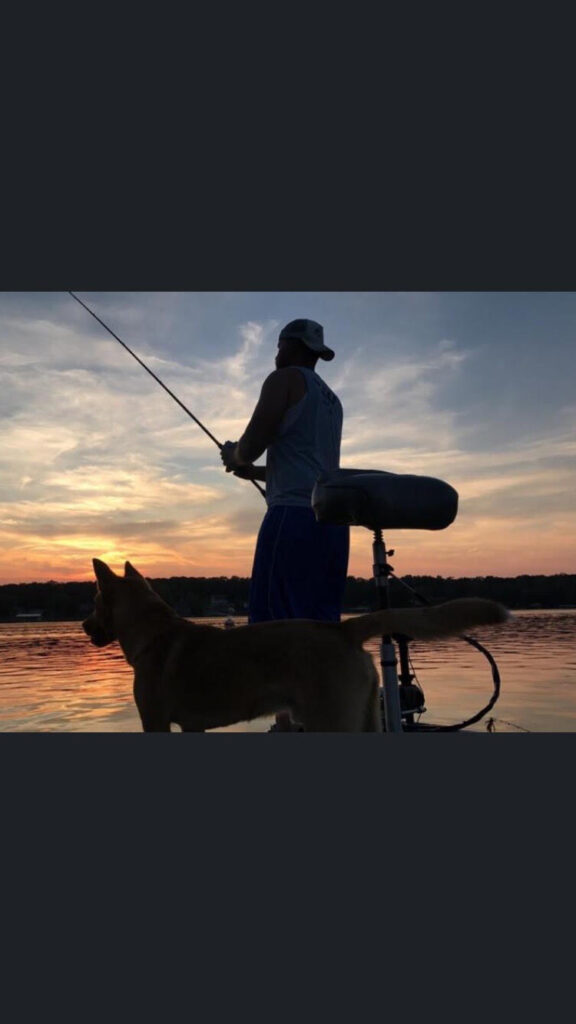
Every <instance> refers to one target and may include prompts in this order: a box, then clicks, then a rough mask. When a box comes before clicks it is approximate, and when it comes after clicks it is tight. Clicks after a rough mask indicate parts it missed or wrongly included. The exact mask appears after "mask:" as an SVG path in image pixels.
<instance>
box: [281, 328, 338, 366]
mask: <svg viewBox="0 0 576 1024" xmlns="http://www.w3.org/2000/svg"><path fill="white" fill-rule="evenodd" d="M282 338H297V339H298V340H299V341H303V342H304V344H305V345H306V348H309V349H310V351H311V352H316V354H317V355H319V356H320V359H334V352H333V350H332V349H331V348H328V346H327V345H325V344H324V328H323V327H322V324H317V323H316V321H315V320H291V321H290V323H289V324H286V327H283V328H282V330H281V331H280V335H279V339H282Z"/></svg>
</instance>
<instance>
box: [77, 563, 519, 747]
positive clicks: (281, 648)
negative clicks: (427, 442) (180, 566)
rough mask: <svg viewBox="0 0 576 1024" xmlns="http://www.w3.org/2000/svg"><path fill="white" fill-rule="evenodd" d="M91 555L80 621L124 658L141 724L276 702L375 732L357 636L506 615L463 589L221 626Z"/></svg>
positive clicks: (233, 712) (201, 726)
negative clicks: (375, 607)
mask: <svg viewBox="0 0 576 1024" xmlns="http://www.w3.org/2000/svg"><path fill="white" fill-rule="evenodd" d="M93 565H94V572H95V573H96V578H97V581H98V590H97V593H96V600H95V609H94V612H93V613H92V615H90V617H89V618H88V619H86V621H85V622H84V623H83V624H82V626H83V629H84V631H85V632H86V633H87V634H88V636H89V637H90V638H91V640H92V643H93V644H95V645H96V646H97V647H105V646H106V645H107V644H110V643H112V642H113V641H114V640H118V641H119V643H120V646H121V647H122V650H123V652H124V655H125V657H126V660H127V661H128V663H129V664H130V665H132V667H133V668H134V698H135V700H136V705H137V707H138V711H139V713H140V718H141V720H142V727H143V729H144V731H145V732H169V731H170V724H171V723H172V722H174V723H175V724H177V725H179V726H180V727H181V729H182V730H183V731H184V732H203V731H204V730H205V729H215V728H218V727H222V726H227V725H232V724H234V723H235V722H244V721H249V720H250V719H252V718H259V717H260V716H261V715H271V714H274V713H275V712H277V711H282V710H288V711H290V712H292V713H293V715H294V717H295V718H296V719H297V720H298V721H299V722H301V723H302V724H303V726H304V729H305V730H306V731H307V732H380V731H381V730H382V724H381V720H380V713H379V701H378V685H379V682H378V674H377V672H376V669H375V667H374V663H373V661H372V658H371V657H370V655H369V654H368V653H367V652H366V651H364V650H363V649H362V643H363V642H364V641H365V640H368V639H370V638H371V637H374V636H380V635H382V634H394V633H403V634H405V635H407V636H410V637H414V638H416V639H420V640H428V639H431V638H432V637H441V636H448V635H452V634H458V633H462V632H465V631H466V630H468V629H470V628H472V627H474V626H480V625H489V624H492V623H497V622H503V621H504V620H505V619H506V618H508V612H507V611H506V610H505V609H504V608H503V607H502V606H501V605H499V604H496V603H495V602H494V601H487V600H483V599H481V598H466V599H462V600H456V601H447V602H446V603H445V604H442V605H437V606H435V607H433V608H417V609H411V608H396V609H390V610H386V611H378V612H370V613H369V614H368V615H360V616H358V617H357V618H352V619H347V620H346V622H341V623H336V622H315V621H312V620H308V619H287V620H283V621H280V622H261V623H254V624H253V625H249V626H239V627H237V628H236V629H230V630H223V629H219V628H218V627H217V626H202V625H196V624H194V623H192V622H188V621H187V620H186V619H183V618H181V617H180V616H179V615H177V614H176V612H174V611H173V610H172V609H171V608H170V607H169V606H168V605H167V604H166V603H165V602H164V601H163V600H162V598H161V597H159V596H158V594H155V593H154V591H153V590H152V588H151V586H150V584H149V583H148V582H147V580H145V579H144V577H143V576H141V575H140V573H139V572H138V571H137V570H136V569H134V568H133V567H132V566H131V565H130V562H126V565H125V569H124V573H125V575H124V577H121V576H117V575H116V573H114V572H112V570H111V569H110V568H109V567H108V566H107V565H106V563H105V562H101V561H100V560H99V559H97V558H95V559H93Z"/></svg>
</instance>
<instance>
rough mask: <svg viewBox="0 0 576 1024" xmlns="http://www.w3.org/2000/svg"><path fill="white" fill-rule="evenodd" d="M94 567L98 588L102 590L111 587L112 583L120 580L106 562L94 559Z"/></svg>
mask: <svg viewBox="0 0 576 1024" xmlns="http://www.w3.org/2000/svg"><path fill="white" fill-rule="evenodd" d="M92 565H93V566H94V572H95V573H96V579H97V580H98V586H99V587H100V589H101V590H103V589H104V587H106V586H110V584H111V583H113V582H114V581H115V580H117V579H118V577H117V575H116V573H115V572H112V569H110V568H109V567H108V566H107V565H106V562H102V561H100V559H99V558H93V559H92Z"/></svg>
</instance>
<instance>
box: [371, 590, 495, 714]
mask: <svg viewBox="0 0 576 1024" xmlns="http://www.w3.org/2000/svg"><path fill="white" fill-rule="evenodd" d="M390 575H391V576H392V578H393V579H395V580H396V581H397V583H401V584H402V586H403V587H406V589H407V590H409V591H410V592H411V593H412V594H413V595H414V597H416V598H417V600H418V601H419V602H420V604H425V605H428V606H431V605H432V601H429V600H428V598H426V597H424V596H423V595H422V594H419V593H418V591H416V590H414V588H413V587H411V586H410V584H409V583H406V582H405V581H404V580H401V579H399V577H398V576H395V575H394V573H391V574H390ZM459 639H460V640H464V641H465V642H466V643H467V644H470V645H471V646H472V647H475V648H476V649H477V650H478V651H480V653H481V654H483V655H484V657H485V658H487V659H488V662H489V663H490V667H491V669H492V680H493V683H494V691H493V693H492V696H491V698H490V700H489V701H488V703H487V705H486V707H484V708H482V710H481V711H478V712H477V713H476V714H475V715H472V717H471V718H467V719H465V721H463V722H457V723H456V724H455V725H425V724H422V725H420V724H417V725H416V726H413V727H412V729H410V728H409V729H408V730H407V731H408V732H409V731H413V732H418V731H421V732H457V731H458V730H460V729H466V728H467V727H468V726H469V725H474V723H475V722H479V721H480V719H481V718H484V715H486V714H488V712H489V711H490V710H491V709H492V708H493V707H494V705H495V703H496V701H497V700H498V698H499V696H500V673H499V671H498V666H497V664H496V662H495V661H494V658H493V657H492V655H491V654H490V651H487V650H486V648H485V647H483V646H482V644H481V643H480V642H479V641H478V640H475V639H474V637H472V636H468V635H467V634H466V633H462V634H461V636H460V637H459Z"/></svg>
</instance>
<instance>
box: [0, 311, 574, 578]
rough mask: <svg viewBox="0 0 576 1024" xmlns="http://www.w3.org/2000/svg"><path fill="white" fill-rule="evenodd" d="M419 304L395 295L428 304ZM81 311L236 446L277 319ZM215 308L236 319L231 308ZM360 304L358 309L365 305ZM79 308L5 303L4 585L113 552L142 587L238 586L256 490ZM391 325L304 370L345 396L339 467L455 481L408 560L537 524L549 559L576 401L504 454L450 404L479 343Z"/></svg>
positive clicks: (501, 445)
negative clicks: (451, 509)
mask: <svg viewBox="0 0 576 1024" xmlns="http://www.w3.org/2000/svg"><path fill="white" fill-rule="evenodd" d="M428 299H429V297H426V296H418V297H417V301H415V300H414V301H413V297H412V296H408V298H407V299H406V302H407V303H408V305H409V306H410V307H411V308H414V305H416V306H417V307H418V308H419V309H422V310H425V309H427V308H428V305H427V303H428ZM86 301H87V302H88V304H89V305H92V307H93V308H94V309H95V310H96V311H98V312H101V315H102V317H103V319H104V320H105V321H106V322H108V323H110V326H111V327H112V328H113V329H114V330H116V331H117V333H118V334H119V336H121V337H125V340H126V342H127V344H129V345H130V346H131V347H132V348H134V350H135V351H136V352H137V354H138V355H140V356H141V357H142V358H143V359H144V360H145V362H146V363H147V364H148V365H149V367H150V369H152V370H153V371H154V372H155V373H157V374H158V375H159V376H160V377H161V379H162V380H163V381H164V383H165V384H166V386H167V387H169V388H170V389H171V390H172V391H173V392H174V393H175V394H177V395H178V397H179V398H180V400H181V401H182V402H183V403H184V404H185V405H186V406H188V408H189V409H190V411H191V412H192V413H193V414H194V416H196V417H197V418H198V419H200V420H201V421H202V423H204V425H205V426H206V427H207V428H208V429H209V430H210V431H211V432H212V433H213V434H214V435H215V436H216V437H217V438H218V440H219V441H225V440H228V439H233V440H234V439H236V438H238V437H239V436H240V434H241V433H242V431H243V429H244V427H245V426H246V423H247V422H248V419H249V416H250V414H251V412H252V409H253V408H254V405H255V403H256V401H257V398H258V395H259V391H260V387H261V384H262V381H263V379H264V377H265V376H266V375H267V373H268V372H269V371H270V370H271V369H272V358H273V351H274V339H275V333H276V330H277V327H278V324H279V322H280V321H279V320H278V319H276V318H275V316H274V315H273V313H274V311H273V310H272V311H271V312H272V315H270V316H266V317H263V318H262V319H261V320H260V321H256V320H253V319H246V318H245V317H243V318H242V319H240V318H238V320H237V326H236V328H235V329H234V330H230V323H232V322H233V321H232V320H231V319H230V315H229V312H228V311H227V312H226V314H225V315H223V314H222V316H221V319H220V320H216V319H215V317H217V316H220V313H218V314H217V313H216V312H215V310H217V309H219V308H220V307H219V306H218V297H215V298H212V297H210V296H189V295H174V294H166V295H164V294H158V295H154V294H144V295H140V294H138V295H134V296H132V295H121V294H120V295H113V294H112V295H110V294H108V295H104V296H98V295H93V296H91V297H90V296H86ZM222 301H223V300H222ZM226 301H227V302H228V303H229V307H228V308H229V309H233V308H235V307H234V302H235V299H234V296H227V297H226ZM323 301H325V302H326V303H328V302H329V301H331V300H330V296H327V297H325V298H324V299H323ZM371 301H372V300H371V299H370V296H367V297H364V298H363V305H362V309H364V307H365V306H366V304H367V303H369V302H371ZM19 304H20V307H21V312H20V313H18V305H19ZM284 305H286V303H284ZM434 305H435V306H437V305H438V300H437V299H435V300H434ZM75 307H76V304H74V303H73V300H71V299H70V298H69V297H66V296H65V295H63V296H59V297H57V298H56V297H54V296H52V295H47V296H40V297H38V296H31V297H30V299H29V300H28V299H26V298H23V299H21V300H19V299H18V297H14V296H11V297H9V298H8V299H1V298H0V387H1V388H2V394H3V402H2V408H1V410H0V474H1V477H2V492H1V494H0V530H1V531H2V532H1V534H0V535H1V537H2V544H3V549H4V552H5V554H4V558H3V559H2V557H0V579H1V578H6V576H7V574H8V575H9V574H10V573H12V572H14V573H15V574H16V576H15V578H21V579H23V578H25V575H24V574H25V573H29V574H32V578H41V575H42V574H43V573H44V574H46V573H48V574H49V576H50V577H51V578H57V576H56V572H57V570H56V568H55V567H56V566H59V567H60V570H61V572H62V574H63V575H65V576H66V577H67V578H71V576H70V574H73V573H75V572H76V573H78V574H79V575H80V576H83V575H85V574H86V573H87V572H88V573H89V572H90V561H89V558H88V555H90V557H91V556H92V555H93V554H99V556H100V557H104V558H106V557H107V553H108V557H110V558H111V559H112V560H113V561H114V560H116V559H117V560H119V561H121V559H122V557H128V558H134V559H135V560H136V561H137V559H138V558H140V559H141V561H142V562H143V565H144V568H146V569H150V570H153V571H154V574H155V575H163V574H166V573H168V570H171V573H172V574H175V575H178V574H181V575H182V574H184V575H189V574H193V573H194V571H195V570H197V573H198V574H203V573H202V572H200V570H205V574H207V575H210V574H212V573H214V574H219V570H220V572H222V573H226V574H227V573H228V572H230V573H232V572H233V571H236V572H237V574H240V575H245V574H247V573H248V572H249V571H250V566H251V561H252V554H253V549H254V543H255V537H256V532H257V529H258V526H259V523H260V521H261V518H262V515H263V512H264V502H263V500H262V498H261V497H260V495H258V494H256V493H255V490H254V488H253V487H252V486H251V485H250V484H249V483H247V482H242V481H239V480H237V479H236V478H234V477H233V476H231V475H226V474H225V473H224V472H223V470H222V467H221V463H220V457H219V453H218V451H217V449H216V447H215V445H214V443H213V442H212V441H211V440H210V438H208V437H207V436H206V434H205V433H204V432H203V431H202V430H200V428H199V427H198V426H197V425H196V424H195V423H193V422H191V421H190V419H189V418H188V417H187V416H186V414H185V413H184V411H183V410H182V409H180V408H179V407H178V406H177V405H176V404H175V403H174V402H173V401H172V400H171V399H170V397H169V396H168V395H167V394H166V393H164V392H162V389H161V388H159V386H158V384H157V383H156V382H154V381H153V380H152V379H151V378H150V377H149V375H148V374H146V373H145V371H144V370H143V369H142V367H140V366H139V365H138V364H137V363H136V362H135V361H134V360H133V359H131V357H130V356H129V355H128V353H126V352H125V351H123V350H122V347H121V346H120V345H118V343H117V342H115V341H114V340H113V339H112V338H111V337H109V336H108V335H107V334H106V332H105V331H104V329H103V328H102V327H100V325H98V324H97V323H96V322H95V321H92V320H91V318H89V317H88V314H86V313H85V312H84V311H82V310H81V309H80V308H79V307H76V308H75ZM338 308H339V309H340V311H341V315H342V316H343V315H344V312H345V306H344V305H342V303H340V306H339V307H338ZM354 308H358V309H360V306H357V307H354ZM318 315H320V314H318ZM359 316H363V313H361V311H360V313H359ZM409 320H410V317H409V316H408V317H407V321H406V322H409ZM422 322H423V321H422ZM222 325H224V327H225V330H224V328H223V326H222ZM226 325H227V326H226ZM396 328H397V330H396V333H394V334H393V333H390V335H389V336H388V335H384V334H383V333H382V332H380V334H378V332H377V331H376V332H375V330H374V329H373V328H372V330H371V332H368V331H365V332H363V331H362V330H359V331H358V332H357V335H356V336H357V337H358V343H357V344H356V345H355V346H354V347H352V346H350V345H346V344H345V343H344V342H342V341H341V342H340V343H339V344H338V345H337V352H338V359H337V360H334V364H332V363H328V364H319V365H318V367H317V369H318V371H319V372H320V374H321V375H322V376H323V377H325V379H326V380H327V381H328V382H329V383H330V384H331V386H333V387H334V389H335V390H336V391H337V393H338V394H339V395H340V397H341V399H342V402H343V406H344V414H345V417H344V436H343V445H342V465H343V466H347V467H356V468H367V469H369V468H373V469H384V470H388V471H392V472H399V473H420V474H424V475H430V476H438V477H440V478H442V479H446V480H448V481H449V482H450V483H452V484H453V486H455V487H456V489H457V490H458V492H459V494H460V513H459V517H458V520H457V521H456V523H455V524H454V526H453V527H451V528H450V530H448V531H446V536H445V535H444V534H442V535H440V536H435V537H431V536H429V535H427V534H425V533H416V532H415V533H410V532H409V531H405V534H404V536H401V540H402V544H403V545H404V544H406V546H407V550H409V552H410V555H411V558H412V559H416V560H418V559H420V560H421V561H420V563H419V564H428V563H427V561H426V560H427V559H429V558H438V559H441V560H442V564H443V565H448V564H449V565H455V564H456V563H457V560H458V558H463V557H464V558H466V559H467V560H468V563H469V564H480V561H481V559H482V557H483V550H484V549H483V546H482V544H481V543H480V544H479V543H478V541H479V538H485V539H486V538H489V539H490V543H491V544H492V546H493V549H494V551H495V552H498V556H499V557H501V558H502V559H503V560H506V559H507V558H508V556H509V555H510V552H514V557H517V558H519V557H520V555H519V550H520V549H519V548H518V544H517V540H518V538H519V537H522V542H523V543H524V544H525V545H528V543H529V542H528V536H529V533H530V530H532V531H533V532H535V531H536V529H538V531H539V539H538V542H539V545H540V550H542V551H544V549H545V550H546V552H547V554H546V558H548V559H550V560H551V559H552V558H553V557H554V556H553V554H552V545H548V538H549V537H551V536H552V534H553V531H559V530H561V531H563V536H562V538H560V540H559V541H558V547H559V548H560V547H562V544H563V542H564V539H565V538H566V537H568V536H569V535H570V533H572V536H573V528H572V527H571V525H570V520H569V506H570V505H571V502H570V501H569V500H568V499H567V494H568V492H569V491H570V490H572V491H573V489H574V482H575V481H574V471H573V465H574V455H575V454H576V441H575V440H574V422H575V419H576V415H575V407H574V405H573V404H566V405H565V406H564V407H561V408H559V409H558V410H556V414H557V419H556V423H555V429H544V428H543V427H542V426H541V425H540V424H538V423H537V422H536V420H535V421H534V426H533V436H527V435H525V436H524V437H523V439H522V440H521V441H520V442H519V443H514V444H511V443H510V442H509V438H508V437H507V435H506V432H505V430H503V429H502V420H501V421H500V425H499V426H498V428H497V430H498V433H497V432H496V429H493V428H492V423H491V419H490V417H489V416H488V417H486V416H485V413H486V408H487V407H486V406H483V407H480V406H478V405H476V406H475V407H474V409H473V410H470V411H468V410H467V408H466V406H465V403H463V402H462V401H460V398H461V395H465V393H466V388H467V387H468V386H469V383H470V380H471V379H472V377H473V376H474V374H475V372H476V368H477V366H478V363H477V361H476V357H477V354H478V352H477V349H476V348H475V347H474V341H473V339H467V340H466V344H463V343H462V342H461V341H460V340H459V332H457V331H455V332H454V335H453V334H452V330H451V328H448V329H447V328H446V327H445V326H443V327H442V329H438V330H437V332H436V334H435V337H434V339H433V340H432V341H430V340H429V341H428V342H426V343H425V342H424V341H421V340H419V339H417V338H416V337H414V338H413V339H411V338H410V337H409V335H408V334H407V333H406V332H407V328H406V327H403V328H402V331H401V330H400V321H399V320H398V322H397V324H396ZM341 330H342V331H343V330H344V328H342V329H341ZM199 339H202V344H200V341H199ZM264 364H266V365H264ZM480 415H484V419H483V420H482V421H481V420H480V418H479V417H480ZM353 534H354V541H353V552H354V558H355V559H357V564H358V565H365V570H364V572H363V574H364V575H369V573H370V553H369V550H368V549H369V544H368V547H367V546H366V545H367V542H368V540H369V534H368V532H365V531H353ZM556 536H557V537H558V536H559V535H558V533H557V534H556ZM531 543H532V544H533V543H534V541H533V540H532V542H531ZM476 549H477V551H476ZM562 550H563V548H562ZM366 556H368V557H366ZM510 557H511V555H510ZM559 557H565V556H559ZM476 560H477V561H476ZM355 564H356V563H355ZM566 564H567V562H566ZM19 566H21V567H22V568H19ZM159 567H161V570H160V571H159ZM406 571H410V570H408V569H407V570H406ZM438 571H440V570H438ZM34 574H36V575H34Z"/></svg>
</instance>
